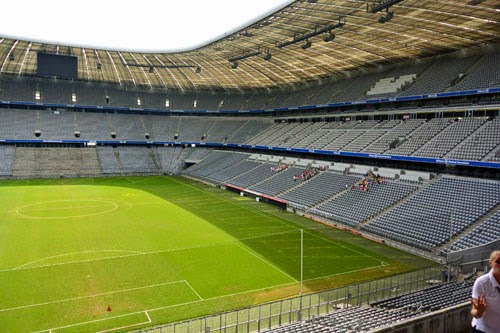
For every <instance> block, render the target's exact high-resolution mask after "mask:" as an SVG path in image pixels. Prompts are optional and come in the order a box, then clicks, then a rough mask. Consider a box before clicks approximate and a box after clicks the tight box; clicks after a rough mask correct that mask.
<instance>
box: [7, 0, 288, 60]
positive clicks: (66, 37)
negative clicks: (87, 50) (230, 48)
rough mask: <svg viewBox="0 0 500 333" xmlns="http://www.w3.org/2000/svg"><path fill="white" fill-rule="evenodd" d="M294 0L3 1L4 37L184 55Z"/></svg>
mask: <svg viewBox="0 0 500 333" xmlns="http://www.w3.org/2000/svg"><path fill="white" fill-rule="evenodd" d="M292 2H294V0H232V1H231V0H153V1H151V0H136V1H130V0H121V1H120V0H85V1H72V0H26V1H24V0H5V1H2V5H1V7H0V8H1V10H2V13H3V15H2V18H1V19H0V37H9V38H16V39H22V40H30V41H42V42H50V43H55V44H60V45H72V46H90V47H93V48H100V49H112V50H131V51H167V52H168V51H170V52H172V51H184V50H189V49H194V48H196V47H198V46H202V45H204V44H207V43H208V42H210V41H213V40H216V39H219V38H221V37H224V36H225V35H227V34H230V33H232V32H235V31H237V30H239V29H240V28H242V27H244V26H247V25H249V24H250V23H253V22H255V21H257V20H259V19H262V18H264V17H265V16H267V15H268V14H270V13H272V12H274V11H276V10H278V9H280V8H281V7H283V6H285V5H287V4H290V3H292Z"/></svg>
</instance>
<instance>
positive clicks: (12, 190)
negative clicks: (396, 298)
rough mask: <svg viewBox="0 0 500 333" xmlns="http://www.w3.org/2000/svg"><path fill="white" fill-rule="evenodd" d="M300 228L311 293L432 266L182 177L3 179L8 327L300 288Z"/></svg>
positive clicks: (167, 310) (62, 326)
mask: <svg viewBox="0 0 500 333" xmlns="http://www.w3.org/2000/svg"><path fill="white" fill-rule="evenodd" d="M301 229H303V230H304V271H303V274H304V275H303V276H304V289H305V291H312V290H321V289H325V288H332V287H335V286H339V285H346V284H350V283H354V282H359V281H365V280H371V279H375V278H378V277H381V276H385V275H390V274H397V273H400V272H405V271H409V270H414V269H418V268H421V267H424V266H427V265H429V264H430V263H429V262H428V261H426V260H424V259H421V258H418V257H414V256H411V255H409V254H406V253H403V252H400V251H397V250H395V249H392V248H389V247H386V246H383V245H382V244H379V243H375V242H371V241H369V240H367V239H364V238H362V237H359V236H357V235H353V234H351V233H346V232H343V231H340V230H337V229H334V228H331V227H327V226H324V225H322V224H319V223H316V222H313V221H310V220H308V219H305V218H302V217H299V216H297V215H294V214H291V213H287V212H283V211H278V210H277V209H276V208H275V207H273V206H271V205H268V204H264V203H257V202H255V201H253V200H251V199H249V198H246V197H240V196H238V195H236V194H234V193H231V192H228V191H221V190H218V189H215V188H213V187H210V186H206V185H203V184H200V183H197V182H193V181H190V180H187V179H183V178H172V177H130V178H96V179H51V180H29V181H28V180H19V181H10V180H9V181H2V182H0V323H1V324H0V325H1V330H2V331H5V332H42V331H43V332H48V331H49V330H50V329H52V332H95V331H107V330H114V331H127V330H132V329H138V328H141V327H145V326H151V325H158V324H160V323H166V322H172V321H178V320H182V319H187V318H192V317H195V316H201V315H206V314H210V313H214V312H220V311H226V310H230V309H235V308H240V307H245V306H250V305H253V304H256V303H260V302H266V301H270V300H273V299H277V298H283V297H288V296H292V295H297V293H298V291H299V288H300V287H299V286H300V283H299V282H300V273H301V272H300V230H301ZM108 306H109V307H110V309H111V311H107V310H108Z"/></svg>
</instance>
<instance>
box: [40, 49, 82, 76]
mask: <svg viewBox="0 0 500 333" xmlns="http://www.w3.org/2000/svg"><path fill="white" fill-rule="evenodd" d="M37 74H38V75H40V76H51V77H60V78H66V79H77V78H78V58H77V57H73V56H65V55H58V54H50V53H43V52H38V53H37Z"/></svg>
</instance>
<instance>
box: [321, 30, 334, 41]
mask: <svg viewBox="0 0 500 333" xmlns="http://www.w3.org/2000/svg"><path fill="white" fill-rule="evenodd" d="M334 39H335V33H333V32H331V31H330V32H329V33H327V34H326V35H325V36H324V37H323V41H325V42H331V41H332V40H334Z"/></svg>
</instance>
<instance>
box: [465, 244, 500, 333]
mask: <svg viewBox="0 0 500 333" xmlns="http://www.w3.org/2000/svg"><path fill="white" fill-rule="evenodd" d="M490 267H491V269H490V271H489V272H488V274H483V275H482V276H480V277H479V278H477V279H476V281H475V282H474V286H473V287H472V299H471V303H472V310H471V314H472V317H473V318H472V327H473V332H485V333H499V332H500V250H496V251H493V252H492V253H491V255H490Z"/></svg>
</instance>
